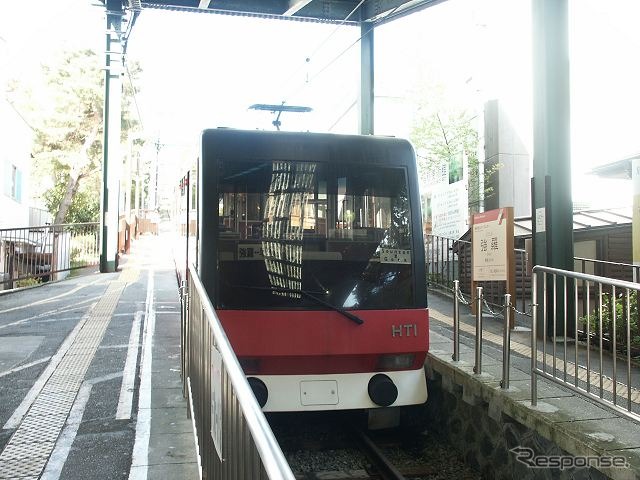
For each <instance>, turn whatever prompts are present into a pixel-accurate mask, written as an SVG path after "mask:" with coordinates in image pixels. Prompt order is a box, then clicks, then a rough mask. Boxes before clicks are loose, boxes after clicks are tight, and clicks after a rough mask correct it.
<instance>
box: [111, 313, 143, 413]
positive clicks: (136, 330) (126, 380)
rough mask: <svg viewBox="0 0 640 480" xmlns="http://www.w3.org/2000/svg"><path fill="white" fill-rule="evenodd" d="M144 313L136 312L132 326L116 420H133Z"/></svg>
mask: <svg viewBox="0 0 640 480" xmlns="http://www.w3.org/2000/svg"><path fill="white" fill-rule="evenodd" d="M143 313H144V312H140V311H138V312H136V313H135V315H134V318H133V322H132V324H131V334H130V335H129V348H128V350H127V359H126V360H125V363H124V370H123V375H122V386H121V387H120V397H119V399H118V409H117V410H116V420H124V419H128V418H131V408H132V406H133V391H134V388H135V383H136V370H137V369H138V350H139V348H140V343H139V340H140V321H141V320H142V314H143Z"/></svg>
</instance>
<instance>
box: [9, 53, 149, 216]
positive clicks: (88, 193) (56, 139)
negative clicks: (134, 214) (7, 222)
mask: <svg viewBox="0 0 640 480" xmlns="http://www.w3.org/2000/svg"><path fill="white" fill-rule="evenodd" d="M103 64H104V55H103V54H97V53H96V52H94V51H92V50H78V51H67V52H62V53H61V54H59V55H58V56H56V57H52V59H51V62H50V63H48V64H47V65H44V66H43V67H42V75H41V77H39V78H34V79H33V81H32V83H31V84H26V83H20V84H18V83H16V82H14V83H13V84H11V86H10V89H9V92H7V93H8V98H9V100H10V101H11V102H12V103H13V104H14V105H15V106H16V107H17V108H18V109H19V110H20V111H21V112H22V113H23V114H24V116H25V119H26V121H27V122H28V123H29V124H30V125H31V127H32V128H33V130H34V132H35V141H34V147H33V154H32V156H33V158H34V165H33V167H34V168H32V179H31V181H32V185H33V189H34V191H40V192H42V193H41V195H40V196H41V198H42V199H43V200H44V202H45V204H46V206H47V208H48V209H49V212H50V213H51V214H53V215H54V217H56V216H60V217H63V218H64V221H65V222H76V221H96V220H97V218H98V210H99V194H98V192H99V191H100V173H101V170H102V139H103V106H104V77H105V73H104V70H103ZM129 70H130V72H131V75H132V76H133V77H134V78H135V76H136V75H138V74H139V73H140V67H139V65H137V64H133V65H131V66H130V69H129ZM127 78H128V77H127ZM123 90H124V95H123V102H122V111H123V116H122V139H123V140H124V139H126V138H127V135H129V133H130V132H131V130H132V129H135V128H136V126H137V122H136V121H135V120H133V118H132V116H131V114H130V107H131V103H132V95H133V93H134V89H133V87H132V85H131V83H130V82H127V81H125V82H124V89H123ZM65 196H66V197H67V200H65V201H63V199H64V198H65ZM69 199H70V201H69Z"/></svg>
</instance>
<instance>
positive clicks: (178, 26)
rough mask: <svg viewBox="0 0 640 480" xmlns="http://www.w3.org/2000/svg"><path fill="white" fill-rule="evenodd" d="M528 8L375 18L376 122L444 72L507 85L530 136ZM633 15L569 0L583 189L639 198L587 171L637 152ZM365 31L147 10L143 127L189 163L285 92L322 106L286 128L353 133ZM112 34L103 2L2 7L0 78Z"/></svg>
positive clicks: (141, 47) (141, 30) (446, 76)
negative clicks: (221, 133)
mask: <svg viewBox="0 0 640 480" xmlns="http://www.w3.org/2000/svg"><path fill="white" fill-rule="evenodd" d="M96 3H97V2H96ZM529 14H530V2H529V1H528V0H515V1H514V0H485V1H483V2H477V1H475V2H474V1H473V0H449V1H447V2H444V3H443V4H440V5H437V6H435V7H432V8H429V9H426V10H424V11H422V12H420V13H418V14H413V15H410V16H408V17H405V18H403V19H401V20H398V21H394V22H391V23H389V24H386V25H384V26H382V27H380V28H378V29H377V30H376V34H375V48H376V87H375V89H376V102H377V103H376V133H380V134H389V135H397V136H407V135H408V133H409V131H410V128H411V118H410V115H411V114H412V113H413V111H414V110H415V101H413V100H411V99H414V98H415V95H416V92H421V93H422V94H423V95H425V96H429V95H430V93H431V92H429V90H428V88H426V87H425V85H433V84H434V83H442V84H444V85H445V88H444V93H443V96H444V98H445V101H446V102H450V103H451V104H455V105H457V106H462V107H464V108H468V109H469V110H470V111H472V110H479V109H480V108H481V106H482V105H483V103H484V102H485V101H486V100H488V99H491V98H496V97H500V98H501V101H502V102H503V103H504V105H505V106H506V108H507V109H508V112H509V116H510V118H512V120H513V122H514V124H516V125H517V127H518V129H519V133H520V135H521V137H522V138H523V140H524V142H525V143H526V144H528V145H530V143H531V68H530V62H531V59H530V52H531V31H530V23H529V22H530V17H529ZM637 18H640V2H637V0H608V1H606V2H603V1H601V0H580V1H577V0H573V1H571V2H570V35H571V36H570V41H571V96H572V97H571V109H572V120H571V122H572V123H571V132H572V144H571V152H572V167H573V183H574V200H576V201H581V200H597V201H598V204H599V205H597V206H613V205H612V204H619V203H623V204H624V203H626V204H630V198H631V196H630V186H629V187H627V186H623V185H621V184H620V183H619V182H616V183H614V184H613V185H612V186H608V187H607V189H606V191H604V192H603V190H602V186H603V185H604V182H603V181H602V180H599V179H596V178H594V177H593V176H588V175H585V172H588V171H589V170H591V169H592V168H593V167H594V166H596V165H598V164H604V163H609V162H612V161H615V160H619V159H621V158H624V157H626V156H628V155H630V154H633V153H637V152H640V135H638V132H639V131H640V128H639V127H640V125H639V123H640V116H639V115H638V114H637V112H639V111H640V89H639V88H638V87H637V86H638V85H640V62H638V61H637V52H638V51H639V50H640V49H639V47H640V30H638V29H637V25H635V24H634V21H635V19H637ZM359 36H360V30H359V29H358V28H352V27H349V26H341V27H336V26H335V25H319V24H311V23H298V22H289V21H274V20H268V21H267V20H257V19H249V18H243V17H227V16H218V15H198V14H188V13H180V12H164V11H155V10H145V11H143V12H142V14H141V15H140V17H139V19H138V21H137V23H136V25H135V28H134V30H133V33H132V35H131V38H130V40H129V48H128V58H129V61H139V62H140V63H141V64H142V67H143V75H142V76H141V78H140V84H139V87H140V94H139V95H138V96H137V98H136V100H137V103H138V106H139V111H140V116H141V121H142V124H143V126H144V129H145V133H144V135H145V136H146V137H147V138H148V139H149V140H152V141H156V140H160V142H161V143H162V144H163V145H164V147H163V155H166V156H169V155H170V156H179V157H184V158H183V159H182V160H184V161H186V157H189V156H191V155H192V152H193V151H194V145H195V144H196V141H197V137H198V133H199V132H200V131H201V130H202V129H203V128H211V127H218V126H229V127H239V128H261V129H271V128H273V127H272V125H271V121H272V120H273V115H271V114H270V113H268V112H266V113H265V112H256V111H254V110H250V109H249V106H250V105H252V104H254V103H280V102H282V101H286V102H287V103H288V104H290V105H304V106H309V107H311V108H313V112H311V113H306V114H284V115H283V117H282V118H281V120H282V125H283V128H284V129H290V130H312V131H334V132H343V133H356V131H357V113H356V112H357V110H356V108H355V104H354V102H355V101H356V99H357V89H358V87H359V71H358V63H359V43H358V38H359ZM104 45H105V40H104V12H103V8H102V7H99V6H92V5H91V1H90V0H58V1H56V2H51V1H47V0H33V1H31V2H3V5H2V7H0V64H2V65H3V66H2V68H0V83H1V82H4V81H5V80H7V79H8V78H9V77H12V78H16V77H17V78H22V79H29V78H30V77H32V76H34V75H37V74H38V71H39V68H40V67H39V65H40V64H41V63H42V62H45V61H46V60H47V59H49V58H51V56H52V55H53V54H54V53H55V51H58V50H61V49H70V48H93V49H95V50H96V51H102V50H103V49H104ZM408 99H409V100H408ZM594 191H599V192H603V193H602V195H596V196H594V194H593V192H594ZM594 197H597V198H594Z"/></svg>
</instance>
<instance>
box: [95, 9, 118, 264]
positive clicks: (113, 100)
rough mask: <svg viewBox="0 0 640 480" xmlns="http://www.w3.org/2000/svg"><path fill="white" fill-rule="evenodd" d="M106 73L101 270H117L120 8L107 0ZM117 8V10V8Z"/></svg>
mask: <svg viewBox="0 0 640 480" xmlns="http://www.w3.org/2000/svg"><path fill="white" fill-rule="evenodd" d="M106 7H107V34H106V35H107V44H106V52H107V53H106V73H105V84H104V91H105V94H104V144H103V160H102V205H101V215H100V219H101V222H102V229H101V234H102V238H101V250H100V271H101V272H103V273H106V272H115V271H116V269H117V268H118V217H119V212H118V200H119V197H120V167H121V163H122V157H121V156H120V129H121V127H120V122H121V118H122V104H121V99H122V98H121V97H122V80H121V73H122V69H123V57H122V43H121V40H120V38H121V35H122V16H123V12H122V11H121V10H122V5H121V3H120V2H116V1H108V2H106ZM118 7H119V8H118Z"/></svg>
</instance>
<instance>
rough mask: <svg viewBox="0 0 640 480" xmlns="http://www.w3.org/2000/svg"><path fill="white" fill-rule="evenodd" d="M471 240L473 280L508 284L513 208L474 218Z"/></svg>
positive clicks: (511, 252) (480, 214) (501, 209)
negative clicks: (501, 281) (497, 281)
mask: <svg viewBox="0 0 640 480" xmlns="http://www.w3.org/2000/svg"><path fill="white" fill-rule="evenodd" d="M509 235H510V236H511V238H509ZM471 241H472V265H473V281H474V282H485V281H495V280H504V281H507V280H508V279H509V257H510V255H513V208H498V209H495V210H490V211H488V212H483V213H477V214H475V215H473V228H472V236H471Z"/></svg>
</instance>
